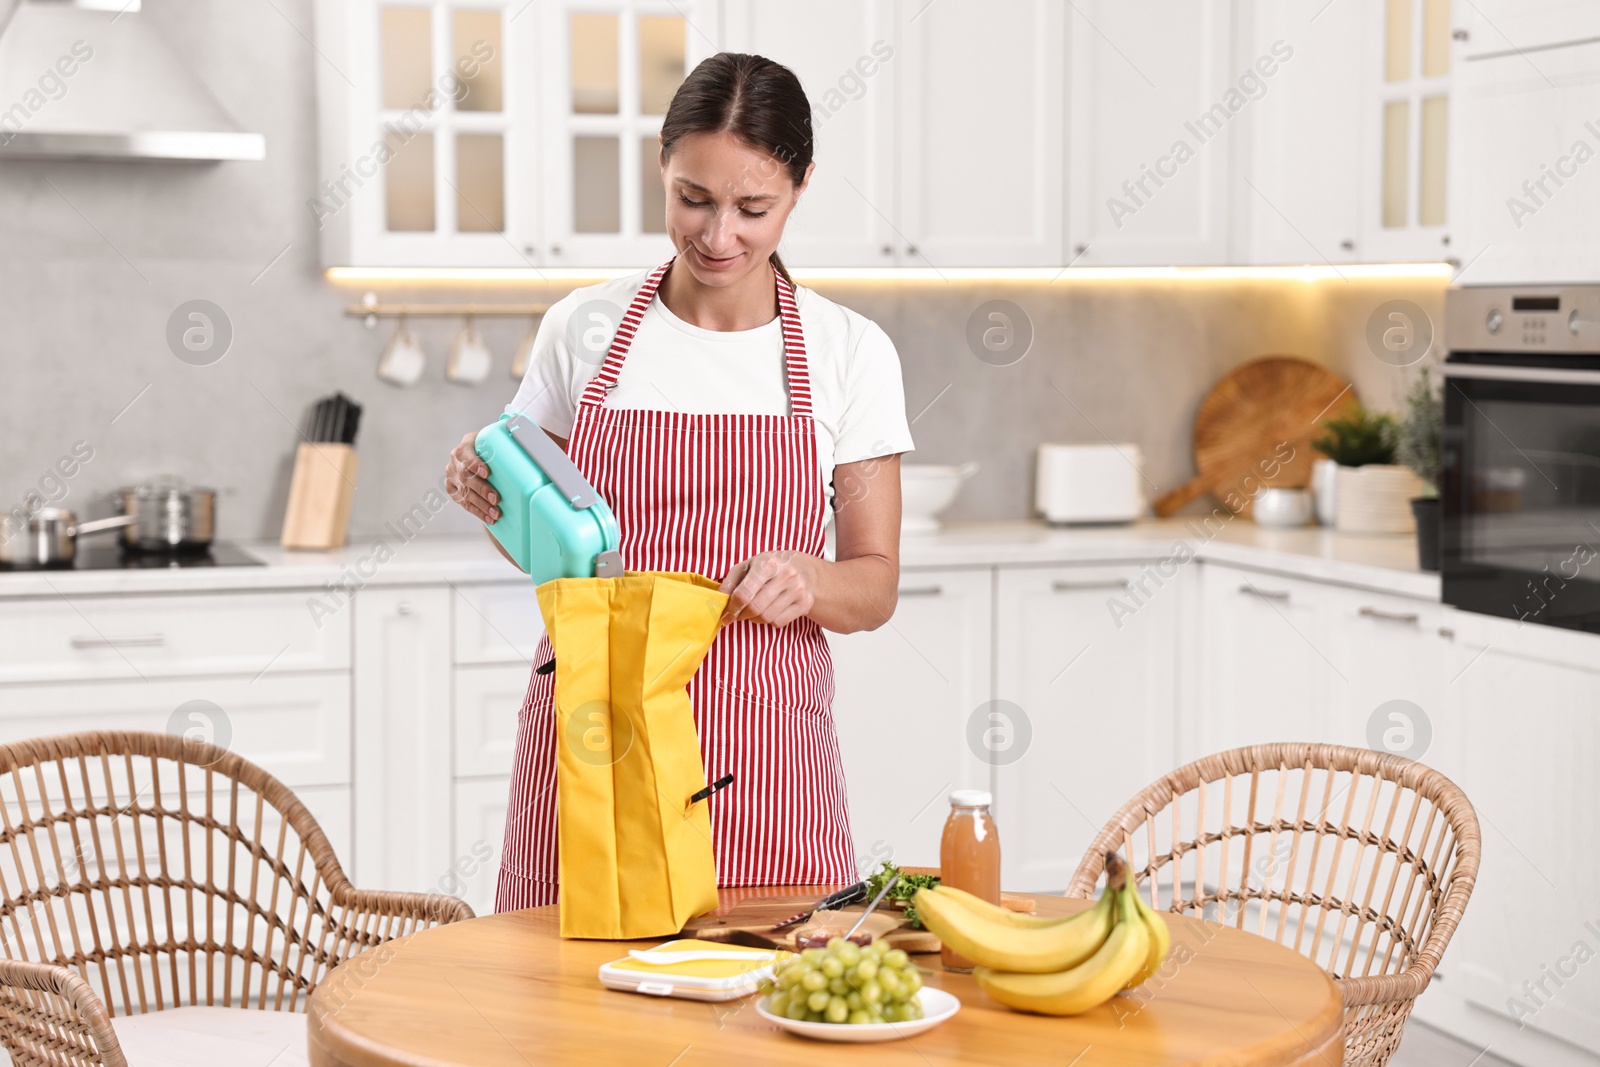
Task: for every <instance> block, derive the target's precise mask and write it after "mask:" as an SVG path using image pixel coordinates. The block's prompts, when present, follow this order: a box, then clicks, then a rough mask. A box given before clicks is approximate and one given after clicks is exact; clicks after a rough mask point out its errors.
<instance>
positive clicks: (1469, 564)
mask: <svg viewBox="0 0 1600 1067" xmlns="http://www.w3.org/2000/svg"><path fill="white" fill-rule="evenodd" d="M1445 339H1446V343H1447V344H1448V345H1449V349H1450V351H1449V355H1448V356H1447V358H1446V360H1445V364H1444V430H1443V437H1442V441H1441V446H1442V447H1441V456H1440V467H1441V470H1440V479H1439V495H1440V498H1441V523H1440V530H1439V534H1440V540H1439V549H1440V555H1439V564H1440V576H1441V580H1442V583H1443V591H1444V600H1445V602H1446V603H1448V604H1454V605H1455V606H1457V607H1460V608H1465V609H1467V610H1470V611H1478V612H1483V613H1485V614H1489V615H1503V616H1506V617H1508V618H1515V619H1522V620H1524V621H1526V622H1530V623H1539V624H1543V625H1546V626H1563V627H1568V628H1570V629H1575V630H1589V631H1592V632H1600V285H1578V286H1525V287H1515V286H1484V287H1470V286H1469V287H1462V288H1456V289H1451V290H1450V291H1449V292H1448V293H1447V294H1446V296H1445Z"/></svg>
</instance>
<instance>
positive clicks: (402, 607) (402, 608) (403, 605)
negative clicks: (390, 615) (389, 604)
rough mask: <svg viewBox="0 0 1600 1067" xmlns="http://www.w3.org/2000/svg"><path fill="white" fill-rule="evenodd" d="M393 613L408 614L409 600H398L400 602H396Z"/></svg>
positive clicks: (409, 608)
mask: <svg viewBox="0 0 1600 1067" xmlns="http://www.w3.org/2000/svg"><path fill="white" fill-rule="evenodd" d="M394 613H395V614H396V615H410V614H411V601H409V600H402V601H400V603H398V604H396V605H395V606H394Z"/></svg>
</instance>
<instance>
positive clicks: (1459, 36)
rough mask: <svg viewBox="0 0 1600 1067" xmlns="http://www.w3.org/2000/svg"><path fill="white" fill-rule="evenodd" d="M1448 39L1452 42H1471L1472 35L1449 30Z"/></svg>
mask: <svg viewBox="0 0 1600 1067" xmlns="http://www.w3.org/2000/svg"><path fill="white" fill-rule="evenodd" d="M1450 39H1451V40H1453V41H1470V40H1472V34H1470V33H1468V32H1467V31H1466V30H1451V31H1450Z"/></svg>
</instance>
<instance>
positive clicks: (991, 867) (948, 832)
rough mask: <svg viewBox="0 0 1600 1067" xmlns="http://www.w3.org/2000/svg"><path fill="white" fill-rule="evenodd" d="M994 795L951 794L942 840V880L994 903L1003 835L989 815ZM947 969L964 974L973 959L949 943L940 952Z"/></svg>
mask: <svg viewBox="0 0 1600 1067" xmlns="http://www.w3.org/2000/svg"><path fill="white" fill-rule="evenodd" d="M992 801H993V798H992V797H991V796H990V795H989V794H988V793H987V792H986V791H984V790H982V789H957V790H955V791H954V792H952V793H951V794H950V818H949V819H947V820H945V824H944V836H943V838H941V839H940V842H939V880H940V882H941V883H942V884H944V885H948V886H954V887H955V888H957V889H964V890H966V891H967V892H968V893H971V894H972V895H973V896H975V897H982V898H983V899H984V900H987V901H988V902H989V903H991V904H996V905H998V904H999V903H1000V835H999V834H998V833H996V832H995V828H994V820H993V819H991V818H990V817H989V805H990V803H992ZM939 958H940V960H941V961H942V962H943V963H944V969H945V970H947V971H959V972H961V973H963V974H965V973H966V972H968V971H970V970H972V961H971V960H969V959H967V958H966V957H965V956H962V955H960V954H959V953H956V952H953V951H952V950H951V949H950V948H949V946H944V947H942V948H941V949H940V951H939Z"/></svg>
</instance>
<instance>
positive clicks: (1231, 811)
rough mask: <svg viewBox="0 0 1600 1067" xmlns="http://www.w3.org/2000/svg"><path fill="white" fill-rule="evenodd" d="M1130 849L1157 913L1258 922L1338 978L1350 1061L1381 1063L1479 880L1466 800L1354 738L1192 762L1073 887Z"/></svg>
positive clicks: (1090, 888) (1109, 830) (1156, 791)
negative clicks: (1109, 855)
mask: <svg viewBox="0 0 1600 1067" xmlns="http://www.w3.org/2000/svg"><path fill="white" fill-rule="evenodd" d="M1111 849H1116V850H1120V851H1121V852H1122V853H1123V855H1124V856H1125V857H1126V858H1127V860H1128V863H1129V868H1130V870H1131V871H1132V872H1133V873H1134V874H1135V876H1136V877H1138V878H1142V879H1144V881H1145V885H1144V887H1143V889H1142V890H1141V891H1142V892H1143V893H1145V895H1146V898H1147V899H1148V900H1149V902H1150V904H1151V906H1152V907H1155V908H1159V909H1165V910H1167V911H1174V912H1191V913H1195V914H1198V915H1201V916H1203V917H1205V918H1208V919H1216V920H1218V921H1222V922H1231V923H1232V924H1234V925H1236V926H1238V927H1239V928H1241V929H1245V928H1247V921H1249V919H1250V913H1251V912H1254V918H1253V923H1252V924H1251V927H1250V928H1253V929H1254V930H1255V932H1256V933H1259V934H1261V935H1263V936H1266V937H1270V938H1273V939H1274V940H1276V941H1278V942H1280V943H1281V944H1285V945H1289V946H1291V947H1292V948H1294V950H1295V951H1297V952H1301V953H1304V954H1305V955H1307V956H1309V957H1311V958H1312V959H1313V960H1315V961H1316V962H1317V963H1318V964H1319V965H1320V966H1322V967H1323V968H1325V969H1326V970H1327V971H1328V972H1329V973H1330V974H1331V975H1332V976H1333V978H1334V980H1335V981H1336V982H1337V983H1338V986H1339V990H1340V992H1341V994H1342V995H1343V998H1344V1006H1345V1059H1344V1062H1345V1064H1346V1065H1347V1067H1379V1065H1382V1064H1385V1063H1387V1062H1388V1061H1389V1057H1390V1056H1391V1055H1392V1054H1393V1053H1394V1050H1395V1048H1396V1047H1398V1046H1399V1044H1400V1035H1401V1031H1402V1030H1403V1029H1404V1027H1405V1022H1406V1017H1407V1016H1408V1015H1410V1014H1411V1007H1412V1004H1413V1003H1414V1002H1415V1000H1416V997H1417V995H1418V994H1419V993H1421V992H1422V991H1423V990H1424V989H1425V988H1427V985H1428V980H1429V978H1430V976H1432V974H1433V970H1434V968H1435V967H1436V966H1437V965H1438V963H1439V958H1440V956H1442V955H1443V954H1444V950H1445V946H1446V945H1447V944H1449V942H1450V937H1451V935H1452V934H1453V933H1454V932H1455V929H1456V926H1457V924H1458V923H1460V921H1461V913H1462V911H1463V910H1464V909H1465V908H1466V906H1467V897H1468V896H1470V895H1471V893H1472V885H1473V882H1474V881H1475V879H1476V878H1477V874H1478V855H1479V836H1478V820H1477V816H1476V815H1475V814H1474V813H1473V810H1472V805H1471V804H1470V803H1469V802H1468V801H1467V798H1466V796H1465V794H1463V793H1462V792H1461V790H1460V789H1458V788H1457V787H1456V786H1455V784H1454V783H1452V782H1451V781H1450V780H1449V779H1448V778H1446V777H1445V776H1444V775H1442V774H1440V773H1438V772H1437V771H1434V770H1430V769H1429V768H1427V767H1424V766H1423V765H1422V764H1420V763H1416V762H1414V761H1412V760H1407V759H1402V758H1400V757H1398V756H1390V755H1385V754H1383V753H1379V752H1373V751H1370V750H1367V749H1358V748H1346V747H1343V746H1339V745H1314V744H1277V745H1257V746H1254V747H1250V748H1236V749H1233V750H1231V751H1228V752H1221V753H1218V754H1217V755H1214V756H1207V757H1206V758H1204V759H1201V760H1197V761H1195V762H1194V763H1191V764H1189V765H1188V766H1185V767H1180V768H1179V769H1178V770H1176V771H1173V772H1172V773H1171V774H1168V775H1167V776H1166V777H1164V778H1162V779H1161V780H1160V781H1158V782H1156V783H1155V784H1154V785H1151V786H1150V787H1149V788H1148V789H1146V790H1144V791H1143V792H1142V793H1140V794H1139V795H1138V796H1136V797H1134V798H1133V799H1132V800H1130V801H1129V802H1128V803H1127V804H1125V805H1124V806H1123V808H1122V810H1121V811H1119V812H1117V814H1116V815H1115V816H1114V817H1113V818H1112V819H1111V821H1110V822H1108V823H1107V824H1106V826H1105V828H1104V829H1103V830H1101V831H1100V833H1099V836H1097V837H1096V838H1095V840H1094V843H1093V844H1091V845H1090V846H1089V851H1088V853H1087V854H1086V855H1085V856H1084V858H1083V862H1082V863H1081V864H1079V866H1078V870H1077V873H1076V874H1075V875H1074V876H1073V878H1072V883H1071V885H1070V886H1069V887H1068V889H1067V895H1068V896H1076V897H1087V896H1090V895H1091V894H1092V893H1093V892H1094V888H1095V884H1096V882H1097V880H1098V879H1099V877H1100V874H1101V872H1102V871H1103V869H1104V866H1105V853H1106V852H1107V851H1108V850H1111Z"/></svg>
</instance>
